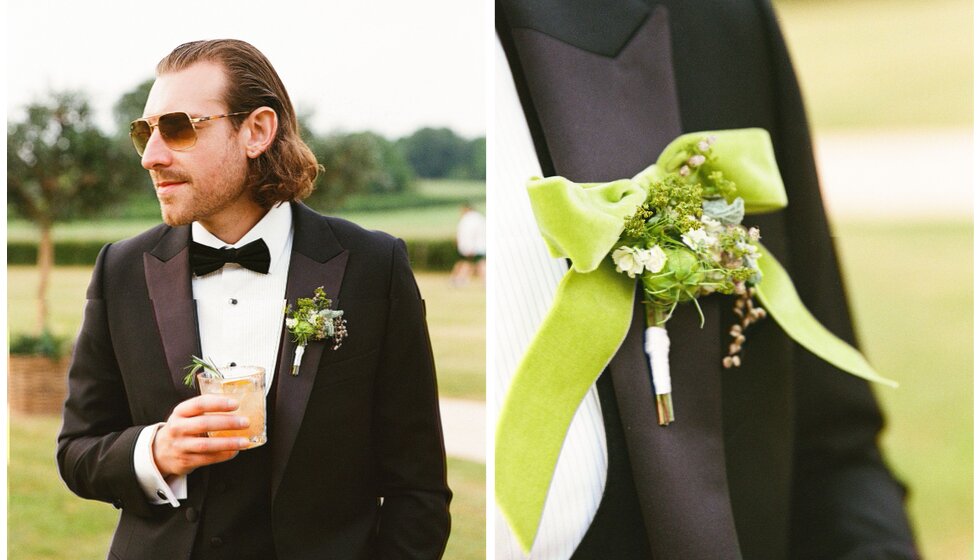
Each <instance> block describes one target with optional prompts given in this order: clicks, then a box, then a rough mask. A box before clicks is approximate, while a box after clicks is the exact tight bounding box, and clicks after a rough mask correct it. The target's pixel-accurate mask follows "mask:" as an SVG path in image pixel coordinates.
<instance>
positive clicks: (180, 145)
mask: <svg viewBox="0 0 980 560" xmlns="http://www.w3.org/2000/svg"><path fill="white" fill-rule="evenodd" d="M250 112H251V111H239V112H237V113H228V114H226V115H212V116H210V117H196V118H192V117H191V116H190V115H188V114H187V113H179V112H178V113H166V114H163V115H160V116H157V117H147V118H145V119H136V120H135V121H133V122H131V123H129V136H130V138H132V139H133V146H136V153H138V154H139V155H140V157H142V156H143V151H144V150H146V144H147V142H149V141H150V136H152V135H153V128H154V127H155V128H158V129H159V130H160V137H161V138H163V143H164V144H166V145H167V147H168V148H170V149H171V150H177V151H181V150H189V149H191V148H193V147H194V144H196V143H197V130H196V129H195V127H194V125H195V124H196V123H199V122H204V121H210V120H214V119H223V118H225V117H234V116H236V115H247V114H249V113H250ZM154 120H155V121H156V122H155V123H154V122H151V121H154Z"/></svg>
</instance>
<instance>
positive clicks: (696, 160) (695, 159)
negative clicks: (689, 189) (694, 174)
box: [687, 154, 704, 167]
mask: <svg viewBox="0 0 980 560" xmlns="http://www.w3.org/2000/svg"><path fill="white" fill-rule="evenodd" d="M702 163H704V156H702V155H701V154H697V155H693V156H691V157H690V158H688V160H687V164H688V165H690V166H691V167H697V166H699V165H701V164H702Z"/></svg>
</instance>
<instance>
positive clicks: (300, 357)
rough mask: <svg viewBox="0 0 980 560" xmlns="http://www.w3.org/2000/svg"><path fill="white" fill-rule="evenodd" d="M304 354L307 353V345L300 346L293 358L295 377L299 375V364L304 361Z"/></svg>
mask: <svg viewBox="0 0 980 560" xmlns="http://www.w3.org/2000/svg"><path fill="white" fill-rule="evenodd" d="M303 352H306V345H305V344H300V345H299V346H297V347H296V354H295V356H294V357H293V370H292V372H291V373H292V374H293V375H299V363H300V362H302V361H303Z"/></svg>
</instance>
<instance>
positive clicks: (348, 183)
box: [307, 134, 385, 210]
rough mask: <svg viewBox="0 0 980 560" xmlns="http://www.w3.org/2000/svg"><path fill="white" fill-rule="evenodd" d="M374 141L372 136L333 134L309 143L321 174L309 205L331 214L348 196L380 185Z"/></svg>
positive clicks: (381, 178) (379, 162)
mask: <svg viewBox="0 0 980 560" xmlns="http://www.w3.org/2000/svg"><path fill="white" fill-rule="evenodd" d="M377 138H379V137H377V136H376V135H372V134H333V135H331V136H327V137H323V138H320V137H314V138H312V139H310V140H309V141H308V142H307V143H308V145H309V146H310V149H311V150H313V154H314V155H315V156H316V159H317V161H318V162H319V163H320V165H322V166H323V171H322V172H321V173H320V174H319V175H318V176H317V179H316V183H315V187H316V190H314V191H313V194H312V195H311V196H310V198H309V204H310V205H311V206H313V207H315V208H321V209H324V210H332V209H335V208H337V207H339V206H340V205H341V204H343V202H344V199H346V198H347V197H348V196H350V195H352V194H356V193H363V192H367V191H368V190H369V189H370V188H371V186H372V185H373V184H376V183H378V182H384V181H385V179H384V168H383V154H382V151H381V149H380V148H379V145H378V142H377Z"/></svg>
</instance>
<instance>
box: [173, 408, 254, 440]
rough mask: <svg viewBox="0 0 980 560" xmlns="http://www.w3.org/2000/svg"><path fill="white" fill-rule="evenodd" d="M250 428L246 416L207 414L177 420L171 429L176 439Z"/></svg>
mask: <svg viewBox="0 0 980 560" xmlns="http://www.w3.org/2000/svg"><path fill="white" fill-rule="evenodd" d="M248 426H249V420H248V417H246V416H238V415H231V414H206V415H202V416H195V417H193V418H179V419H175V420H174V422H173V423H172V424H171V429H172V430H173V433H174V435H175V437H181V436H184V437H186V436H199V435H202V434H206V433H207V432H220V431H226V430H241V429H244V428H247V427H248Z"/></svg>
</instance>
